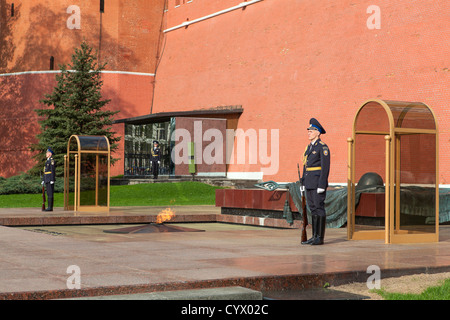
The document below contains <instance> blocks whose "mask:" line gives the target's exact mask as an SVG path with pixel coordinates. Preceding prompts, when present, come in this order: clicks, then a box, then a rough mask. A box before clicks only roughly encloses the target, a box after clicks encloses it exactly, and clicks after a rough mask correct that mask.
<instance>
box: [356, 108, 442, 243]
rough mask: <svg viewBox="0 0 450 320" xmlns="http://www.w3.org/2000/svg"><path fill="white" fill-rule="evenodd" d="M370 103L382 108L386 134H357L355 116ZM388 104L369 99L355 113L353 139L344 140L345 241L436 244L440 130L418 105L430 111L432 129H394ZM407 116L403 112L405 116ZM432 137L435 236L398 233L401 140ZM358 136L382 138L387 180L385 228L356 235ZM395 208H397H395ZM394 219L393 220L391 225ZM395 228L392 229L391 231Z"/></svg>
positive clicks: (416, 232)
mask: <svg viewBox="0 0 450 320" xmlns="http://www.w3.org/2000/svg"><path fill="white" fill-rule="evenodd" d="M371 102H375V103H378V104H379V105H380V106H382V107H383V108H384V110H385V111H386V114H387V116H388V120H389V132H386V131H357V130H356V123H357V119H358V115H359V114H360V112H361V110H362V109H363V108H364V107H365V106H366V105H367V104H368V103H371ZM388 103H389V101H387V102H385V101H383V100H379V99H371V100H368V101H366V102H364V103H363V104H362V105H361V107H360V108H359V109H358V111H357V113H356V114H355V117H354V120H353V132H352V137H351V138H348V139H347V145H348V176H347V185H348V189H347V190H348V197H347V238H348V239H349V240H374V239H380V240H381V239H384V241H385V243H419V242H438V241H439V130H438V123H437V120H436V116H435V114H434V112H433V110H432V109H431V108H430V107H429V106H427V105H426V104H424V103H420V104H421V105H423V106H425V107H427V108H428V110H429V111H430V113H431V115H432V117H433V120H434V124H435V129H433V130H432V129H419V128H397V127H395V126H394V117H393V114H392V111H391V109H390V107H389V105H388ZM407 112H408V110H406V112H405V114H406V113H407ZM405 114H402V115H401V117H399V120H398V121H399V122H401V121H402V120H403V118H404V116H405ZM417 133H425V134H434V135H435V139H436V172H435V174H436V176H435V191H436V196H435V198H436V204H435V210H436V216H435V232H434V233H421V232H418V231H411V230H409V231H408V230H401V228H400V221H399V220H400V214H397V215H395V214H394V213H395V212H398V213H399V212H400V184H399V183H396V182H398V181H400V161H399V159H400V136H401V135H403V134H417ZM358 134H366V135H367V134H373V135H384V138H385V141H386V150H385V155H386V160H385V166H386V171H385V172H386V177H385V190H386V192H385V228H384V230H367V231H363V230H358V231H355V191H356V190H355V186H356V181H355V140H356V135H358ZM394 206H396V207H394ZM394 219H396V220H395V221H394ZM394 226H395V228H394Z"/></svg>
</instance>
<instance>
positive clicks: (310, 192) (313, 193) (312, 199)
mask: <svg viewBox="0 0 450 320" xmlns="http://www.w3.org/2000/svg"><path fill="white" fill-rule="evenodd" d="M326 195H327V192H326V191H325V192H323V193H317V189H306V201H307V202H308V207H309V210H310V212H311V215H317V216H319V217H326V213H325V198H326Z"/></svg>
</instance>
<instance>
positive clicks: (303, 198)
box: [297, 163, 308, 242]
mask: <svg viewBox="0 0 450 320" xmlns="http://www.w3.org/2000/svg"><path fill="white" fill-rule="evenodd" d="M297 172H298V179H299V180H298V181H299V183H300V193H301V196H302V218H303V225H302V242H304V241H306V240H307V235H306V227H307V226H308V214H307V212H306V198H305V191H304V190H303V188H302V187H303V185H302V177H301V176H300V167H299V165H298V163H297Z"/></svg>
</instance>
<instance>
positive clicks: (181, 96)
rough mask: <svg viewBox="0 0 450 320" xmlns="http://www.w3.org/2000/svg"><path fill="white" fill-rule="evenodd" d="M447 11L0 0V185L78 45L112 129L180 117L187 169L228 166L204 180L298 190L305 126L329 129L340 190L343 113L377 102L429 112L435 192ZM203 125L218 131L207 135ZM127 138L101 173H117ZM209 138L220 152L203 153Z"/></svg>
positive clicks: (402, 5)
mask: <svg viewBox="0 0 450 320" xmlns="http://www.w3.org/2000/svg"><path fill="white" fill-rule="evenodd" d="M101 3H103V4H102V5H103V7H102V8H100V7H101V6H100V4H101ZM100 9H102V12H101V10H100ZM12 11H13V12H12ZM449 12H450V2H448V1H444V0H434V1H433V0H422V1H403V0H399V1H395V2H394V1H387V0H370V1H365V0H339V1H312V0H311V1H310V0H251V1H250V0H249V1H242V0H190V1H188V0H167V1H164V0H126V1H125V0H105V1H94V0H54V1H52V2H51V4H48V1H43V0H33V1H31V0H20V1H18V0H0V19H1V20H0V122H1V126H0V134H1V137H2V139H1V140H0V150H1V153H0V176H2V177H9V176H12V175H15V174H18V173H20V172H21V171H26V170H28V169H29V168H30V167H31V166H32V165H33V163H32V162H31V155H30V152H29V151H28V146H29V145H30V143H32V142H33V141H34V139H35V135H36V134H37V133H38V132H39V130H40V129H39V124H38V120H39V119H38V118H37V116H36V113H35V112H34V111H33V110H34V109H36V108H43V105H40V104H39V99H42V98H43V97H44V95H45V94H46V93H50V92H51V91H52V89H53V87H54V86H55V84H56V82H55V72H58V67H57V66H58V64H60V63H69V62H70V57H71V54H72V52H73V49H74V47H77V46H79V44H80V43H81V41H82V40H86V41H87V42H88V43H89V44H90V45H91V46H92V47H94V49H96V50H98V52H99V59H100V62H101V63H107V66H106V70H105V72H104V73H103V81H104V87H103V97H104V98H106V99H111V100H112V101H111V103H110V104H109V105H108V108H110V109H112V110H120V112H119V113H118V114H117V115H116V120H117V123H116V124H115V125H114V130H115V131H116V132H117V133H118V134H119V135H125V133H126V130H131V129H130V128H131V127H126V126H127V125H130V126H137V125H144V124H145V125H152V123H154V122H158V121H159V122H161V121H163V120H164V121H169V120H167V119H169V118H171V114H172V115H174V116H173V117H172V118H173V119H175V115H176V116H177V117H180V116H181V117H182V120H179V119H178V118H177V120H176V123H177V125H185V127H184V128H194V129H189V130H188V129H186V130H187V131H184V132H190V133H191V134H192V136H191V138H192V140H196V139H197V140H196V141H198V142H199V143H198V144H197V148H200V150H197V149H196V151H195V156H196V159H197V161H199V160H200V161H201V160H203V162H204V163H209V162H208V161H209V160H211V159H209V160H208V159H207V158H208V157H209V158H214V159H215V160H216V162H220V161H222V162H224V163H225V164H226V166H223V165H222V166H217V165H214V164H212V165H211V168H212V169H208V168H207V166H203V167H202V168H204V169H202V170H205V172H204V174H205V175H206V174H210V175H214V173H215V172H214V170H216V169H215V168H219V167H220V168H219V169H217V170H219V171H218V172H216V173H217V174H223V175H226V176H227V177H229V178H234V179H235V178H242V179H262V180H265V181H266V180H274V181H280V182H281V181H285V182H290V181H296V180H297V179H298V175H297V163H300V164H301V155H302V153H303V151H304V149H305V146H306V145H307V143H308V140H307V136H306V128H307V127H308V125H309V119H310V118H312V117H314V118H317V119H318V120H319V121H320V123H321V124H322V125H323V126H324V127H325V129H326V131H327V133H326V134H325V135H323V136H322V140H323V141H324V142H326V144H327V145H328V146H329V148H330V154H331V171H330V177H329V181H330V183H346V181H347V138H348V137H351V135H352V126H353V120H354V117H355V114H356V112H357V110H358V108H359V107H360V106H361V105H362V104H363V103H364V102H365V101H367V100H368V99H381V100H383V99H385V100H399V101H420V102H423V103H426V104H427V105H428V106H430V107H431V108H432V109H433V112H434V114H435V115H436V118H437V121H438V128H439V171H440V174H439V183H440V184H442V185H446V184H450V156H449V154H450V146H449V142H450V141H449V140H450V134H449V129H448V125H447V124H448V123H449V122H450V114H449V111H448V101H450V92H449V91H448V84H449V83H450V81H449V80H450V60H449V56H450V26H449V24H448V13H449ZM52 57H53V61H54V66H53V70H52V66H51V63H50V61H51V58H52ZM234 110H238V112H234ZM211 118H222V119H225V120H226V124H223V123H222V122H221V127H220V130H219V129H218V130H216V131H209V133H210V135H208V134H206V132H207V130H212V129H213V128H211V123H213V122H211V121H210V120H208V119H211ZM202 119H203V120H204V121H209V122H205V123H208V125H207V126H206V125H205V126H203V129H202V130H203V131H195V128H196V123H197V127H198V125H199V123H200V122H201V121H203V120H202ZM189 121H190V122H189ZM202 123H203V122H202ZM167 127H168V126H167V125H166V127H164V128H165V129H164V130H166V131H167V130H168V129H167ZM169 127H170V126H169ZM133 128H134V127H133ZM175 128H180V127H177V126H176V127H175ZM159 129H161V130H162V128H159ZM173 129H174V128H172V130H173ZM205 129H206V131H205ZM144 131H145V130H144ZM169 131H170V130H169ZM164 132H165V131H164ZM172 132H173V131H172ZM198 132H200V137H195V134H196V133H198ZM219 132H220V134H219ZM174 137H175V139H176V140H175V141H172V143H175V145H176V143H180V142H181V141H182V140H181V139H179V137H178V136H176V135H175V136H174ZM185 137H186V136H184V137H183V142H184V141H185ZM212 137H214V138H212ZM219 138H220V139H222V140H221V141H220V139H219ZM130 139H132V138H130ZM148 139H150V140H151V139H153V136H152V137H151V138H150V137H149V138H148ZM126 141H127V139H122V141H121V145H120V147H119V150H118V152H117V154H115V155H114V157H116V158H121V160H120V161H118V162H117V163H116V164H115V165H114V167H113V168H112V175H119V174H124V173H125V174H127V173H126V172H128V171H129V170H128V169H129V167H130V164H129V163H128V162H129V160H126V159H127V156H126V153H127V152H128V151H127V150H128V149H127V148H128V147H126V146H125V144H126V143H127V142H126ZM219 142H220V143H222V145H223V144H225V145H226V148H214V150H213V151H211V148H209V149H208V147H211V145H213V143H217V144H219ZM170 145H171V144H170V142H168V144H167V146H168V148H169V146H170ZM219 149H220V152H223V154H222V153H221V154H218V152H219ZM224 149H225V150H224ZM133 150H134V149H133ZM171 150H172V151H173V149H171ZM133 152H134V153H136V150H134V151H133ZM128 153H129V152H128ZM172 155H173V153H172ZM175 155H176V156H180V154H177V153H176V152H175ZM168 156H170V154H169V155H168ZM202 156H203V157H204V159H201V158H199V157H202ZM374 156H375V155H374ZM378 156H379V155H378ZM172 160H173V159H172ZM127 161H128V162H127ZM175 162H176V161H175ZM222 164H223V163H222ZM208 170H209V171H208ZM224 171H225V172H224ZM177 172H178V173H177ZM180 172H181V173H180ZM175 173H176V174H189V173H188V171H187V169H186V168H184V169H182V170H181V171H180V170H179V171H176V170H175ZM198 173H199V174H200V173H201V172H198Z"/></svg>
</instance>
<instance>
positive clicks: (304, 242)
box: [302, 214, 319, 244]
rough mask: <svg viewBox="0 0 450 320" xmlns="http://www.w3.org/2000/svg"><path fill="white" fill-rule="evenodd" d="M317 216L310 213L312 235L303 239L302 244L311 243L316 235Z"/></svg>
mask: <svg viewBox="0 0 450 320" xmlns="http://www.w3.org/2000/svg"><path fill="white" fill-rule="evenodd" d="M318 217H319V216H317V215H315V214H313V215H312V222H311V227H312V237H311V238H309V239H308V240H306V241H303V242H302V244H311V243H313V241H314V239H315V238H316V236H317V220H318V219H317V218H318Z"/></svg>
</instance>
